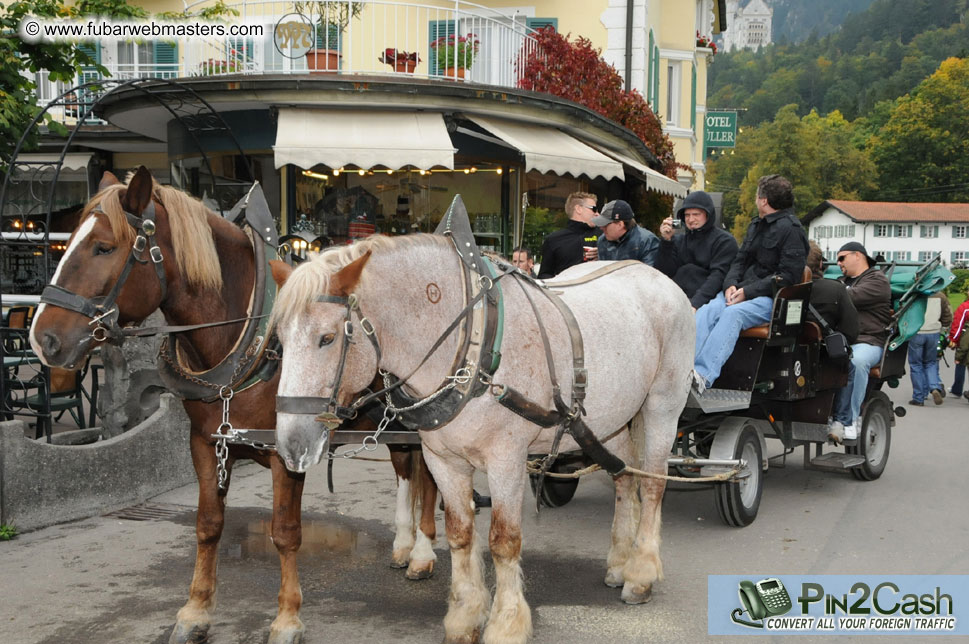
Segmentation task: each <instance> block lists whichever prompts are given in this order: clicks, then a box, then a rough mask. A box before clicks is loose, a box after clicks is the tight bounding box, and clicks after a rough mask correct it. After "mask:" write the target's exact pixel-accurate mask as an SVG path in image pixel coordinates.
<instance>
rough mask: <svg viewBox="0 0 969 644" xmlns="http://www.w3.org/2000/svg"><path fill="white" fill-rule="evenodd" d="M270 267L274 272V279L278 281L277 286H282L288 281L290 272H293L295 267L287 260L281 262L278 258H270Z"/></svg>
mask: <svg viewBox="0 0 969 644" xmlns="http://www.w3.org/2000/svg"><path fill="white" fill-rule="evenodd" d="M269 268H270V269H271V270H272V272H273V281H275V282H276V285H277V286H282V285H283V284H285V283H286V280H287V279H288V278H289V275H290V273H292V272H293V267H292V266H290V265H289V264H287V263H286V262H281V261H279V260H278V259H271V260H269Z"/></svg>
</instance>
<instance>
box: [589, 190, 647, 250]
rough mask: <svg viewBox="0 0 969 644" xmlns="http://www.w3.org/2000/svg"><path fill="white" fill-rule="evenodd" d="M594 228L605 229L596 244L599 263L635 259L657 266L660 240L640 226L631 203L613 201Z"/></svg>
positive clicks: (595, 218) (594, 219) (620, 200)
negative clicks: (654, 262) (656, 259)
mask: <svg viewBox="0 0 969 644" xmlns="http://www.w3.org/2000/svg"><path fill="white" fill-rule="evenodd" d="M592 224H593V225H594V226H598V227H599V228H601V229H602V235H600V236H599V239H598V240H597V242H596V246H597V249H598V257H599V259H602V260H620V259H635V260H638V261H640V262H642V263H644V264H648V265H649V266H652V265H653V260H654V259H655V258H656V251H657V250H659V238H658V237H656V235H654V234H653V233H651V232H649V231H648V230H646V229H645V228H643V227H642V226H640V225H639V224H637V223H636V218H635V216H634V215H633V209H632V206H630V205H629V204H628V203H626V202H625V201H623V200H622V199H616V200H615V201H610V202H609V203H607V204H606V205H605V206H604V207H603V208H602V213H601V214H599V215H598V216H597V217H594V218H593V219H592Z"/></svg>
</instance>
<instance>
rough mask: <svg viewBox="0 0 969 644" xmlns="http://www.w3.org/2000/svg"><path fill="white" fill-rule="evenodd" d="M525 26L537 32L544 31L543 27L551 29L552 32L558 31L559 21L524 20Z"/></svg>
mask: <svg viewBox="0 0 969 644" xmlns="http://www.w3.org/2000/svg"><path fill="white" fill-rule="evenodd" d="M525 26H526V27H528V28H529V29H534V30H535V31H538V30H539V29H544V28H545V27H551V28H552V31H558V30H559V19H558V18H526V19H525Z"/></svg>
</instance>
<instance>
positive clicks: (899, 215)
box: [803, 199, 969, 268]
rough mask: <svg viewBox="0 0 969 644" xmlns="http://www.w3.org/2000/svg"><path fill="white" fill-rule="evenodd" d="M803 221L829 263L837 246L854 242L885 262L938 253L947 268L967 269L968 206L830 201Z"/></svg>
mask: <svg viewBox="0 0 969 644" xmlns="http://www.w3.org/2000/svg"><path fill="white" fill-rule="evenodd" d="M803 223H804V225H805V226H806V227H807V230H808V237H809V238H810V239H812V240H814V241H816V242H817V243H818V245H819V246H820V247H821V250H823V251H824V256H825V259H826V260H828V261H830V262H833V261H834V260H835V259H836V257H837V254H838V249H839V248H841V246H843V245H844V244H846V243H847V242H849V241H859V242H861V243H862V244H863V245H864V246H865V248H866V249H867V250H868V253H869V254H870V255H871V256H873V257H874V256H875V255H881V256H882V257H884V258H885V259H886V260H887V261H918V262H926V261H928V260H930V259H932V258H933V257H935V256H936V255H937V254H940V255H941V258H942V262H943V263H944V264H945V265H946V266H948V267H950V268H967V267H969V204H964V203H894V202H873V201H842V200H838V199H830V200H828V201H825V202H823V203H821V204H820V205H818V206H817V207H816V208H814V209H813V210H812V211H811V212H810V213H808V214H807V215H806V216H805V217H804V219H803Z"/></svg>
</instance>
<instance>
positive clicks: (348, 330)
mask: <svg viewBox="0 0 969 644" xmlns="http://www.w3.org/2000/svg"><path fill="white" fill-rule="evenodd" d="M343 335H345V336H347V337H348V338H352V337H353V322H351V321H350V320H346V321H345V322H344V323H343Z"/></svg>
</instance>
